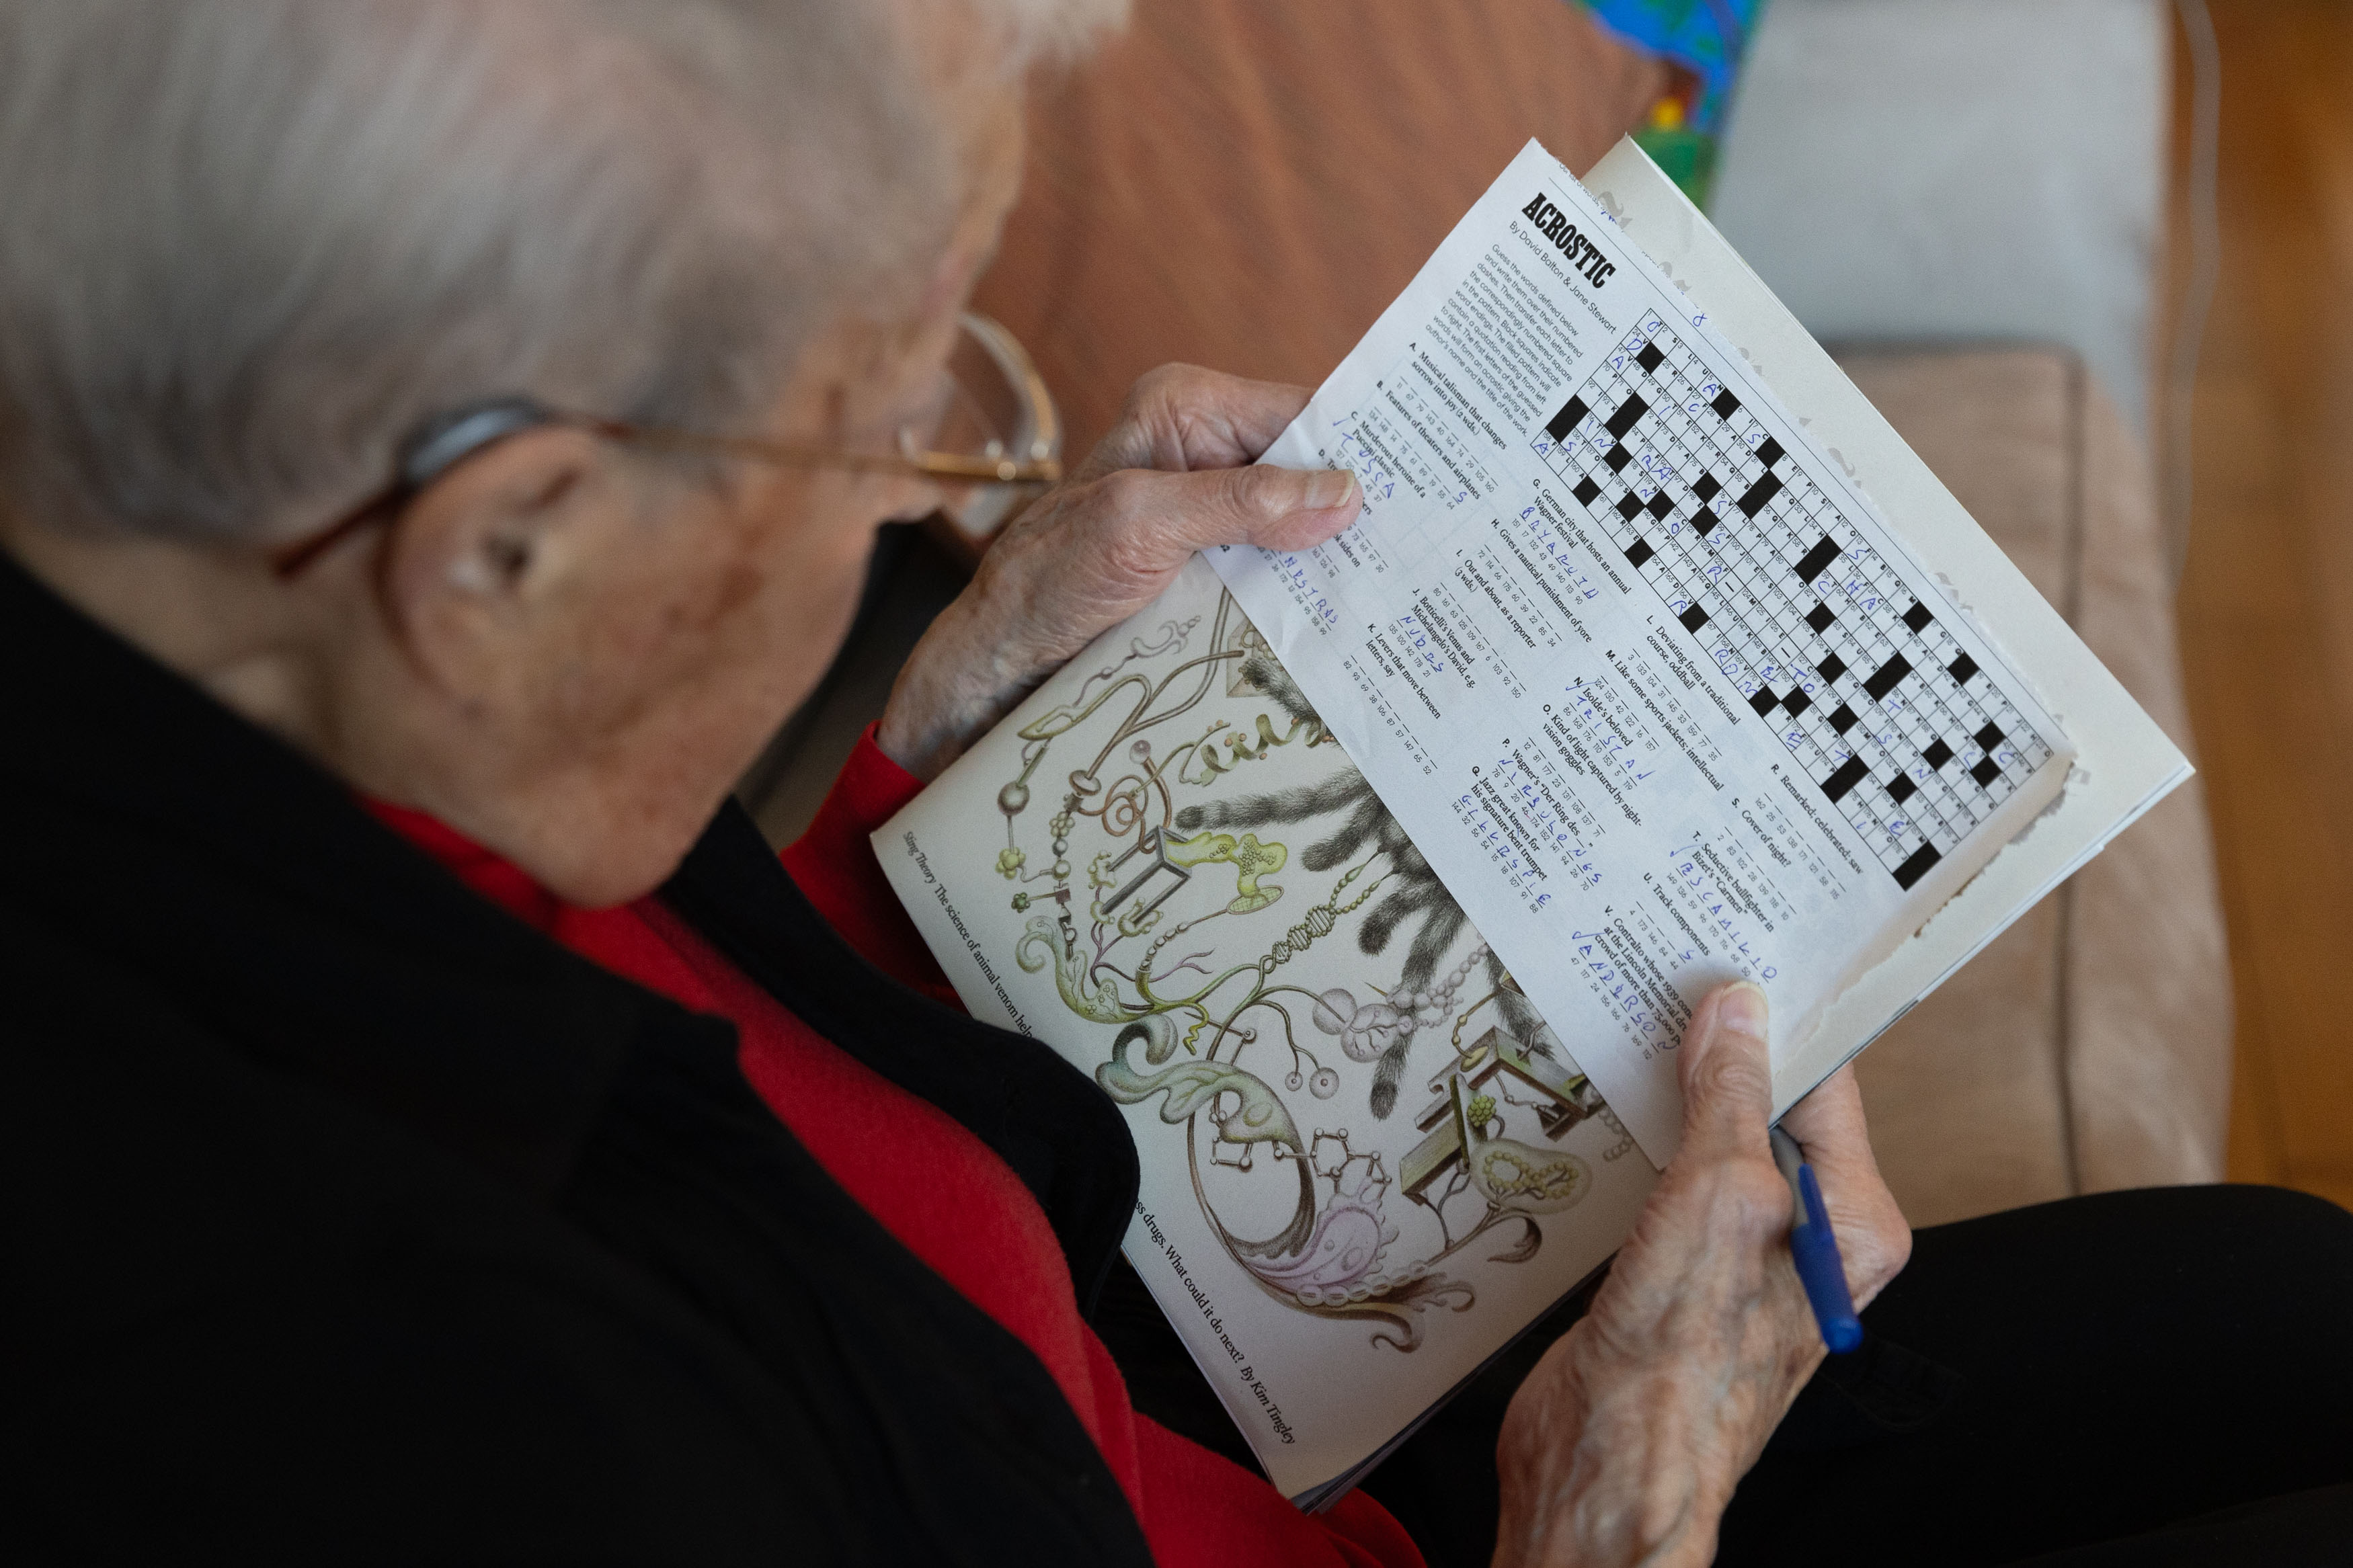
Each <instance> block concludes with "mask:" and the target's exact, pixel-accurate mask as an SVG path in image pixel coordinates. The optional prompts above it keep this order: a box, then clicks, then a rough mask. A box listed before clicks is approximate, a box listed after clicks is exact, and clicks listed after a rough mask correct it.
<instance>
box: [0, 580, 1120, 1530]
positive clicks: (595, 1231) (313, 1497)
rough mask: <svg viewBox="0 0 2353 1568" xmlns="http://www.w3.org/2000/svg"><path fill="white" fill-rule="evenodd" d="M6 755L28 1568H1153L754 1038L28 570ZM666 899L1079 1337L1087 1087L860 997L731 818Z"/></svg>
mask: <svg viewBox="0 0 2353 1568" xmlns="http://www.w3.org/2000/svg"><path fill="white" fill-rule="evenodd" d="M0 725H5V730H0V808H5V829H0V1062H5V1081H0V1271H5V1272H0V1279H5V1287H0V1303H5V1304H0V1367H4V1368H5V1372H0V1377H4V1378H5V1384H0V1432H5V1449H0V1467H5V1468H4V1469H0V1474H5V1482H0V1495H5V1496H6V1497H7V1498H8V1502H7V1506H6V1507H5V1510H0V1548H5V1550H6V1551H7V1553H8V1554H9V1555H11V1556H16V1555H17V1553H18V1552H22V1551H24V1550H25V1549H26V1548H27V1547H28V1546H33V1545H34V1543H35V1542H38V1547H37V1550H39V1551H40V1552H41V1553H42V1555H43V1556H45V1557H46V1556H47V1554H48V1553H49V1552H60V1553H61V1554H64V1555H69V1556H73V1557H77V1558H90V1559H98V1560H111V1559H121V1560H135V1561H140V1562H153V1561H182V1560H187V1559H190V1558H211V1557H221V1558H233V1559H237V1560H240V1561H264V1560H301V1561H332V1562H362V1561H375V1560H383V1561H400V1562H417V1561H423V1560H427V1559H432V1560H457V1561H476V1560H500V1561H507V1560H514V1561H533V1562H537V1561H562V1562H567V1563H571V1562H581V1563H586V1562H598V1563H606V1562H611V1563H635V1562H655V1561H660V1562H693V1563H733V1562H744V1563H753V1562H758V1563H786V1562H791V1563H800V1562H828V1563H829V1562H836V1561H839V1562H873V1563H902V1562H904V1563H913V1562H923V1563H965V1562H974V1563H983V1562H987V1563H994V1562H1011V1561H1022V1562H1031V1563H1082V1562H1083V1563H1146V1562H1148V1561H1149V1558H1148V1554H1147V1552H1146V1551H1145V1543H1144V1540H1143V1536H1142V1533H1141V1531H1139V1530H1138V1528H1137V1525H1136V1522H1135V1520H1134V1516H1133V1514H1132V1513H1131V1512H1130V1510H1129V1509H1128V1506H1127V1504H1126V1501H1125V1500H1124V1498H1123V1497H1122V1495H1121V1493H1120V1491H1119V1489H1118V1487H1117V1485H1116V1483H1115V1482H1114V1481H1113V1478H1112V1475H1111V1473H1110V1471H1109V1470H1108V1469H1107V1468H1105V1466H1104V1464H1103V1459H1102V1457H1101V1456H1100V1454H1099V1453H1098V1452H1097V1451H1096V1449H1095V1447H1094V1446H1093V1444H1092V1441H1091V1440H1090V1439H1089V1438H1088V1436H1087V1434H1086V1431H1085V1429H1084V1428H1083V1427H1082V1426H1081V1425H1080V1423H1079V1420H1078V1417H1077V1416H1076V1415H1075V1414H1074V1413H1073V1412H1072V1410H1071V1406H1070V1405H1069V1404H1068V1403H1067V1402H1066V1401H1065V1400H1064V1398H1063V1397H1062V1394H1061V1392H1060V1389H1059V1387H1058V1386H1057V1385H1056V1384H1055V1383H1054V1382H1053V1380H1052V1378H1051V1377H1050V1375H1049V1374H1048V1373H1047V1372H1046V1370H1045V1369H1044V1367H1043V1366H1041V1365H1040V1364H1039V1362H1038V1361H1037V1359H1036V1358H1035V1357H1034V1356H1033V1355H1031V1353H1030V1352H1029V1350H1028V1348H1027V1347H1025V1346H1024V1345H1022V1344H1021V1343H1020V1342H1018V1340H1016V1339H1015V1338H1014V1337H1013V1336H1012V1335H1011V1334H1009V1333H1008V1332H1007V1331H1005V1330H1003V1329H1002V1328H1000V1327H998V1326H997V1323H995V1322H994V1321H991V1320H990V1319H989V1318H988V1317H987V1316H986V1315H985V1314H983V1313H982V1312H981V1311H980V1310H977V1309H976V1308H975V1307H973V1306H972V1305H971V1304H970V1303H969V1302H968V1301H966V1300H965V1299H964V1298H963V1297H962V1296H961V1295H960V1294H958V1293H957V1292H956V1291H955V1289H952V1288H951V1287H950V1286H948V1285H947V1284H946V1283H945V1282H944V1281H943V1280H942V1279H940V1278H939V1277H938V1276H937V1275H935V1274H934V1273H933V1272H932V1271H931V1270H930V1269H929V1268H925V1267H924V1266H923V1263H922V1262H921V1261H920V1260H918V1259H917V1258H914V1257H913V1255H912V1254H910V1253H909V1252H908V1251H906V1249H905V1248H903V1247H901V1246H900V1245H899V1243H898V1242H897V1241H896V1240H894V1239H893V1238H892V1237H891V1236H890V1234H889V1233H888V1232H886V1231H885V1230H883V1229H882V1227H881V1226H880V1225H878V1224H877V1223H876V1222H875V1221H874V1220H873V1219H872V1218H871V1216H870V1215H867V1214H866V1212H865V1211H864V1210H863V1209H861V1208H860V1207H859V1206H858V1205H857V1204H856V1203H855V1202H853V1201H852V1200H851V1199H850V1198H849V1195H848V1194H845V1193H844V1192H843V1191H842V1189H841V1188H840V1187H839V1185H837V1184H835V1183H834V1182H833V1180H832V1179H831V1178H830V1177H829V1176H828V1175H827V1173H825V1171H824V1170H823V1169H822V1168H821V1167H820V1166H819V1165H818V1163H817V1162H816V1161H815V1160H814V1159H813V1158H812V1157H811V1156H810V1155H809V1153H808V1152H807V1150H805V1149H804V1148H803V1147H802V1146H801V1144H800V1143H799V1142H798V1141H797V1140H796V1139H795V1138H794V1137H793V1135H792V1134H791V1133H790V1132H789V1131H786V1128H785V1127H784V1126H783V1125H782V1124H781V1123H779V1122H778V1121H776V1118H775V1117H774V1116H773V1115H771V1114H770V1113H769V1111H768V1110H767V1109H766V1108H765V1106H763V1105H762V1104H761V1102H760V1101H759V1100H758V1099H757V1098H755V1097H754V1094H753V1093H752V1092H751V1090H750V1089H749V1088H748V1087H747V1086H746V1085H745V1084H744V1080H743V1079H742V1077H741V1076H740V1074H739V1073H738V1071H737V1069H736V1065H735V1040H734V1032H733V1028H732V1027H731V1026H728V1025H727V1024H725V1023H724V1022H723V1021H721V1020H718V1019H714V1018H710V1017H705V1016H696V1015H693V1014H691V1013H689V1012H687V1011H685V1010H683V1009H681V1008H680V1007H678V1006H676V1005H672V1004H671V1003H670V1002H668V1001H666V1000H665V999H663V998H661V997H659V996H657V995H655V994H652V993H650V992H649V991H646V990H644V989H643V988H641V987H638V986H636V985H633V984H628V982H626V981H624V980H621V979H619V978H618V977H617V976H615V975H613V974H610V973H607V972H605V971H604V970H602V969H599V968H598V967H596V965H594V964H592V963H587V962H586V961H584V960H582V959H580V958H578V957H575V955H573V954H571V953H569V952H565V950H563V949H562V948H560V947H558V946H556V945H555V944H554V943H553V942H549V941H548V940H547V939H546V938H544V937H543V936H542V935H541V934H539V933H538V932H535V931H532V930H530V929H528V928H527V927H525V926H524V925H522V923H521V922H519V921H514V920H512V919H511V918H509V917H508V916H507V915H506V914H505V913H503V912H502V911H501V910H498V909H496V908H495V907H493V906H492V905H491V904H490V903H488V902H487V901H485V900H481V899H479V898H477V897H475V896H474V895H473V894H472V893H470V891H468V890H467V889H465V888H464V887H462V886H461V885H459V883H458V882H457V881H456V880H455V879H452V878H451V877H449V876H448V874H447V873H446V872H444V871H443V870H442V869H441V868H439V867H438V866H436V865H435V864H434V863H433V862H432V861H431V860H430V859H429V858H427V857H426V856H424V855H423V854H421V853H420V852H418V851H417V850H416V849H415V848H413V847H410V846H409V845H407V844H406V843H405V842H404V841H402V840H401V839H400V838H399V837H397V836H396V835H395V834H393V833H391V832H389V831H388V830H386V829H385V828H384V827H383V826H380V825H379V824H377V823H376V822H375V820H374V819H373V818H372V817H370V816H368V815H367V814H366V813H365V812H364V811H363V810H362V809H361V808H360V807H359V806H358V805H356V804H355V803H354V802H353V799H352V797H351V795H350V794H349V793H348V791H347V790H346V789H345V788H344V787H343V786H342V785H341V784H338V783H337V782H336V781H335V780H334V779H333V778H332V777H330V776H329V775H327V774H326V773H323V772H322V771H321V770H319V769H318V768H316V767H315V766H313V765H312V764H311V763H308V762H307V761H305V760H304V759H302V758H301V757H300V756H299V755H297V754H296V753H294V752H291V751H290V750H289V749H288V748H287V747H285V746H284V745H282V744H280V742H277V741H276V740H274V739H273V738H271V737H270V736H269V735H267V734H265V733H264V732H262V731H259V730H258V729H257V728H255V727H254V726H252V725H249V724H248V723H246V722H244V721H241V720H239V719H238V718H237V717H236V716H234V715H233V714H231V713H230V712H228V711H227V710H226V709H224V708H222V707H220V706H219V705H218V704H216V702H214V701H212V700H210V699H209V698H207V697H206V696H205V695H204V694H203V693H202V692H201V691H199V690H198V689H195V687H193V686H191V685H190V684H189V683H187V682H186V681H185V680H183V679H180V678H178V677H177V676H175V675H174V674H172V673H170V672H169V671H167V670H165V669H164V668H161V667H160V666H158V665H156V664H155V663H154V662H153V661H152V660H150V659H148V658H145V657H144V656H143V655H142V654H140V653H139V652H137V651H136V650H134V649H133V648H132V647H129V646H128V645H127V644H125V643H124V642H122V641H121V639H119V638H117V637H114V636H112V635H111V634H110V633H108V632H107V631H105V630H104V629H102V628H101V627H100V626H96V625H95V624H94V623H92V622H90V620H88V619H87V618H85V617H84V616H81V615H80V614H79V613H78V612H77V611H75V610H74V609H72V608H71V607H70V606H69V605H66V604H64V603H63V602H62V601H60V600H59V599H58V598H57V597H56V596H55V595H52V594H50V593H49V592H48V591H47V590H46V589H45V588H43V587H42V586H41V585H39V584H37V583H36V582H34V581H33V580H32V579H31V578H30V577H28V576H26V574H24V573H23V572H22V571H21V569H19V568H18V567H16V565H15V564H14V563H9V562H7V561H6V560H5V557H0ZM665 893H666V896H667V897H668V899H669V900H670V902H671V903H672V905H673V907H674V908H676V909H677V910H679V911H680V913H681V915H682V916H684V917H685V918H686V919H687V920H688V921H691V922H692V924H693V925H694V926H695V927H696V929H697V930H699V931H702V933H703V934H704V935H705V936H706V937H708V938H709V939H710V940H712V942H714V943H715V944H717V945H718V946H719V947H720V948H721V949H722V950H723V951H724V952H727V953H728V954H729V955H730V956H731V957H732V958H733V959H734V960H735V962H736V963H739V964H741V965H742V966H743V967H744V970H745V972H746V973H749V974H750V975H751V976H752V977H753V978H754V980H755V981H757V982H758V983H759V984H761V985H763V986H764V987H765V988H766V989H767V990H768V992H769V993H770V994H773V995H774V996H776V999H777V1000H778V1001H780V1002H781V1003H783V1004H784V1005H786V1007H788V1008H790V1009H792V1010H793V1011H794V1012H795V1013H797V1014H798V1015H799V1016H801V1017H802V1018H804V1019H806V1020H807V1022H808V1023H810V1024H811V1025H812V1026H815V1027H816V1028H818V1030H819V1031H821V1032H822V1033H824V1034H825V1035H826V1036H827V1037H829V1038H831V1039H832V1040H834V1041H835V1042H836V1043H838V1044H839V1046H841V1047H842V1048H844V1049H845V1050H848V1051H849V1052H850V1053H851V1054H852V1055H854V1056H856V1057H857V1058H859V1059H860V1060H861V1061H863V1062H865V1063H866V1064H867V1065H868V1066H870V1067H871V1068H875V1069H876V1070H878V1071H879V1072H881V1074H883V1076H885V1077H886V1078H889V1079H892V1081H893V1082H895V1083H897V1084H899V1085H901V1086H902V1087H903V1088H905V1089H910V1090H912V1091H913V1092H914V1093H916V1094H919V1095H922V1096H923V1097H924V1098H925V1099H927V1100H931V1101H932V1102H934V1104H936V1105H938V1106H940V1107H941V1108H942V1109H943V1110H946V1111H948V1112H949V1113H950V1114H952V1115H954V1116H955V1117H956V1118H957V1120H959V1121H962V1122H963V1123H964V1124H965V1126H967V1127H969V1128H971V1129H972V1131H974V1132H975V1133H976V1134H977V1135H978V1136H980V1137H981V1138H982V1139H984V1140H985V1141H986V1142H987V1143H988V1144H989V1145H990V1146H991V1147H992V1148H994V1149H995V1150H996V1151H997V1152H998V1153H999V1154H1000V1155H1002V1156H1003V1157H1004V1158H1005V1159H1006V1160H1007V1161H1008V1163H1010V1164H1011V1165H1012V1166H1013V1168H1014V1169H1015V1170H1016V1171H1017V1172H1018V1173H1019V1174H1020V1176H1021V1177H1022V1179H1023V1180H1024V1181H1025V1182H1026V1183H1027V1184H1029V1188H1030V1190H1031V1191H1032V1192H1034V1193H1035V1194H1037V1196H1038V1198H1039V1202H1040V1203H1041V1204H1042V1205H1044V1207H1045V1210H1046V1213H1047V1215H1048V1217H1049V1218H1050V1220H1051V1222H1052V1224H1053V1226H1054V1230H1055V1233H1056V1235H1057V1236H1058V1237H1060V1240H1061V1243H1062V1247H1063V1249H1064V1252H1065V1254H1066V1256H1067V1257H1068V1258H1069V1260H1070V1263H1071V1275H1072V1278H1073V1279H1075V1280H1077V1281H1078V1284H1079V1289H1080V1295H1081V1300H1082V1306H1083V1305H1085V1304H1086V1303H1087V1302H1089V1301H1090V1300H1092V1295H1093V1293H1094V1291H1095V1290H1096V1289H1099V1288H1100V1285H1101V1282H1102V1280H1103V1277H1104V1274H1105V1271H1106V1270H1107V1268H1109V1267H1110V1265H1111V1262H1112V1259H1113V1257H1114V1254H1115V1249H1116V1247H1117V1246H1118V1242H1119V1238H1120V1236H1121V1234H1122V1232H1123V1231H1124V1228H1125V1226H1126V1222H1127V1217H1128V1215H1129V1212H1130V1210H1131V1209H1132V1207H1133V1205H1134V1194H1135V1183H1136V1174H1135V1170H1136V1167H1135V1152H1134V1146H1133V1144H1132V1143H1131V1142H1130V1140H1129V1138H1128V1134H1127V1131H1126V1129H1125V1126H1124V1123H1123V1122H1122V1121H1121V1120H1120V1119H1119V1117H1118V1115H1117V1114H1116V1112H1115V1111H1114V1110H1113V1109H1112V1108H1111V1107H1110V1105H1109V1104H1108V1103H1107V1102H1106V1101H1104V1100H1103V1098H1102V1096H1101V1095H1100V1094H1098V1093H1097V1092H1096V1091H1095V1089H1094V1088H1093V1086H1092V1084H1091V1083H1089V1082H1088V1081H1087V1080H1086V1079H1085V1078H1084V1077H1083V1076H1082V1074H1080V1073H1078V1072H1077V1071H1075V1070H1074V1069H1072V1068H1070V1067H1069V1066H1067V1065H1066V1064H1064V1063H1063V1062H1061V1061H1060V1059H1059V1058H1055V1057H1054V1056H1053V1055H1052V1053H1050V1051H1048V1050H1047V1049H1046V1048H1045V1047H1041V1046H1039V1045H1038V1044H1037V1043H1036V1042H1034V1041H1031V1040H1028V1039H1025V1038H1023V1037H1019V1036H1017V1035H1011V1034H1008V1033H1006V1032H1004V1031H1002V1030H998V1029H995V1028H991V1027H989V1026H986V1025H983V1024H980V1023H976V1022H975V1021H973V1020H972V1019H969V1018H967V1017H965V1016H962V1015H960V1014H957V1013H955V1012H954V1011H953V1010H951V1009H948V1008H944V1007H942V1006H940V1005H937V1004H935V1003H933V1002H931V1001H929V1000H927V999H925V998H923V997H922V996H920V995H917V994H914V993H913V992H910V991H908V990H906V989H904V988H903V987H901V986H899V985H896V984H893V983H892V982H891V981H890V980H888V979H887V978H885V977H884V976H883V975H881V973H879V972H877V971H876V970H874V969H873V968H872V967H871V965H869V964H868V963H866V962H865V961H864V960H863V959H861V958H860V956H859V955H858V954H857V953H856V952H852V951H851V950H850V949H849V948H848V947H847V946H846V945H845V944H844V943H843V942H841V941H840V939H839V937H837V936H836V935H835V933H834V932H833V931H832V930H831V928H830V927H829V926H828V925H827V923H826V922H825V921H824V920H823V919H822V918H821V917H819V916H818V914H817V913H816V912H815V911H814V910H812V909H811V908H810V907H809V905H808V904H807V902H806V901H805V900H803V899H802V898H801V896H800V894H799V892H798V890H797V889H796V888H795V887H794V886H793V884H792V881H791V879H789V878H787V877H786V875H785V873H784V871H783V869H782V868H781V867H780V866H779V865H778V864H777V862H776V858H775V857H774V856H773V855H771V854H770V853H769V852H768V849H767V847H766V846H765V844H764V843H763V842H762V841H761V839H760V837H759V835H758V833H757V831H756V830H755V829H754V827H753V826H752V824H751V822H750V821H749V820H748V819H747V818H746V817H745V816H744V815H743V814H742V813H741V812H740V811H738V810H735V809H733V808H732V807H731V808H730V809H729V810H727V811H725V812H723V814H722V815H721V816H720V817H719V819H718V820H717V821H716V822H714V823H713V824H712V826H711V828H710V829H709V831H708V832H707V833H706V834H705V835H704V836H703V838H702V842H701V843H700V844H699V845H698V846H697V847H695V849H694V852H693V854H692V855H691V858H689V859H688V861H687V863H686V865H685V866H684V868H682V869H681V871H680V873H679V875H678V876H677V878H676V879H674V880H673V881H672V882H671V883H670V886H669V887H668V888H667V889H665ZM873 1137H874V1148H875V1157H876V1158H878V1159H882V1158H888V1157H890V1131H889V1129H887V1128H877V1129H874V1130H873ZM18 1560H20V1561H21V1560H24V1559H23V1558H21V1557H19V1559H18Z"/></svg>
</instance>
